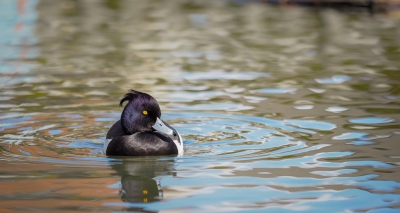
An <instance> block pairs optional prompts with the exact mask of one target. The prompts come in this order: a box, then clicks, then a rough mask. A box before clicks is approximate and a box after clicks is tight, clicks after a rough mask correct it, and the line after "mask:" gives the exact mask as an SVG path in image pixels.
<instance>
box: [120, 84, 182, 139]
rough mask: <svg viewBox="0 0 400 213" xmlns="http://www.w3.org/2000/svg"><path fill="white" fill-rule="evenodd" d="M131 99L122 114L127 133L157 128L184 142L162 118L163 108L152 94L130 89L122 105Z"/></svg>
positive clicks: (122, 123) (124, 128)
mask: <svg viewBox="0 0 400 213" xmlns="http://www.w3.org/2000/svg"><path fill="white" fill-rule="evenodd" d="M125 101H129V102H128V103H127V104H126V105H125V108H124V110H123V112H122V114H121V125H122V129H123V131H124V132H125V134H128V135H130V134H133V133H136V132H150V131H154V130H157V131H159V132H161V133H164V134H166V135H168V136H169V137H170V138H171V139H173V140H174V142H175V141H177V142H178V143H180V144H182V138H181V137H180V135H179V133H177V132H176V130H175V129H174V128H172V127H171V126H169V125H168V124H167V123H166V122H164V121H163V120H161V110H160V106H159V105H158V102H157V101H156V99H154V98H153V97H152V96H151V95H149V94H146V93H143V92H139V91H135V90H130V91H129V93H127V94H125V96H124V97H123V98H122V99H121V101H120V103H119V104H120V106H122V104H123V103H124V102H125Z"/></svg>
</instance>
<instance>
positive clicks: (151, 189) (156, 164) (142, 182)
mask: <svg viewBox="0 0 400 213" xmlns="http://www.w3.org/2000/svg"><path fill="white" fill-rule="evenodd" d="M114 159H115V161H114V160H112V161H110V166H111V168H112V169H113V170H115V171H116V172H117V173H118V175H120V176H121V190H120V196H121V200H122V201H123V202H127V203H130V204H133V205H132V207H129V209H128V210H129V211H135V212H136V211H137V212H154V211H147V210H144V209H143V208H141V207H133V206H134V204H143V203H150V202H157V201H161V200H162V199H163V191H162V188H161V183H160V181H159V180H155V179H154V178H155V177H158V176H165V175H173V176H176V173H175V172H174V171H173V166H174V159H173V158H171V159H165V158H164V159H161V158H159V157H124V158H114ZM121 160H122V161H121Z"/></svg>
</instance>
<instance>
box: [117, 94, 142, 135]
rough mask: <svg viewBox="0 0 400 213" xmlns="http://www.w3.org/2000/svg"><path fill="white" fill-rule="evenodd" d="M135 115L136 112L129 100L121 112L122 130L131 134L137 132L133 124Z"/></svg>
mask: <svg viewBox="0 0 400 213" xmlns="http://www.w3.org/2000/svg"><path fill="white" fill-rule="evenodd" d="M136 117H137V112H136V111H135V109H134V108H133V106H132V104H131V102H129V103H128V104H127V105H126V106H125V108H124V111H123V112H122V114H121V125H122V130H123V131H124V132H125V133H126V134H129V135H130V134H133V133H135V132H138V131H139V130H138V129H137V128H136V125H135V120H136V119H135V118H136Z"/></svg>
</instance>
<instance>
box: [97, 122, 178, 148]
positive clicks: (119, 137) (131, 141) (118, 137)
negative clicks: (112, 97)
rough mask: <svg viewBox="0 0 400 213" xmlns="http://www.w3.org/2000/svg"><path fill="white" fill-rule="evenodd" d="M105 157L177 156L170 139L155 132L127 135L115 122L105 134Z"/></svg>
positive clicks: (119, 124) (119, 123)
mask: <svg viewBox="0 0 400 213" xmlns="http://www.w3.org/2000/svg"><path fill="white" fill-rule="evenodd" d="M107 141H108V144H105V146H106V147H104V151H105V154H106V155H112V156H147V155H172V154H178V149H177V147H176V145H175V144H174V142H173V141H172V139H171V138H170V137H168V136H166V135H163V134H161V133H159V132H157V131H153V132H137V133H134V134H132V135H127V134H125V133H124V131H123V130H122V128H121V122H120V121H117V122H116V123H115V124H114V125H113V126H112V127H111V129H110V130H109V131H108V133H107Z"/></svg>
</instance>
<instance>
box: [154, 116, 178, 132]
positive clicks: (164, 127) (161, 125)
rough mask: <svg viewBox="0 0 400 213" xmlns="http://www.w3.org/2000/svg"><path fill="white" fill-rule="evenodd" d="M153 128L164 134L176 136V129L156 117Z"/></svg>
mask: <svg viewBox="0 0 400 213" xmlns="http://www.w3.org/2000/svg"><path fill="white" fill-rule="evenodd" d="M152 127H153V129H155V130H157V131H159V132H161V133H164V134H166V135H173V136H176V131H175V130H174V129H173V128H172V127H171V126H170V125H168V124H167V123H165V122H164V121H163V120H161V119H159V118H157V121H156V123H155V124H154V125H153V126H152Z"/></svg>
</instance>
